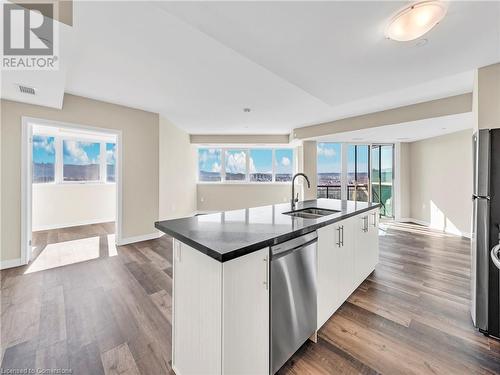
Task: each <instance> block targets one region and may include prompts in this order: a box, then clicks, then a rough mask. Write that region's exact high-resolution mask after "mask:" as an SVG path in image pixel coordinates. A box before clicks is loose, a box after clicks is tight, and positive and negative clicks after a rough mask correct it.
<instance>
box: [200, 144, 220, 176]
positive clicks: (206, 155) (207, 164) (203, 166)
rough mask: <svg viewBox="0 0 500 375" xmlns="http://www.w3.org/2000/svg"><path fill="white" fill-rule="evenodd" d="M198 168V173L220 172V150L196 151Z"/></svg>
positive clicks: (204, 149) (202, 149)
mask: <svg viewBox="0 0 500 375" xmlns="http://www.w3.org/2000/svg"><path fill="white" fill-rule="evenodd" d="M198 167H199V169H200V171H205V172H220V168H221V153H220V150H218V149H214V148H200V149H199V150H198Z"/></svg>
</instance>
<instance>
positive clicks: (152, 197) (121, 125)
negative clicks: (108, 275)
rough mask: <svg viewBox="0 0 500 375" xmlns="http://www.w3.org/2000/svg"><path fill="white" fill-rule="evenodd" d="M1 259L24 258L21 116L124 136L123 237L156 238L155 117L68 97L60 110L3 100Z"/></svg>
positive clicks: (156, 176) (156, 172)
mask: <svg viewBox="0 0 500 375" xmlns="http://www.w3.org/2000/svg"><path fill="white" fill-rule="evenodd" d="M1 109H2V113H1V134H2V139H1V143H2V144H1V154H2V155H1V162H2V169H1V184H2V191H1V194H2V196H1V205H2V212H1V215H2V221H1V224H2V228H1V231H2V243H1V256H0V259H1V260H10V259H17V258H19V257H20V256H21V254H20V249H21V152H20V146H21V117H22V116H28V117H35V118H42V119H47V120H56V121H61V122H68V123H76V124H82V125H87V126H93V127H101V128H107V129H117V130H121V131H122V149H123V159H122V160H123V170H122V172H123V180H122V181H123V197H122V198H123V223H122V237H123V238H125V239H126V238H132V237H136V236H145V235H151V234H153V233H156V230H155V228H154V221H155V220H157V219H158V208H159V203H158V189H159V179H158V171H159V153H158V137H159V116H158V114H155V113H150V112H145V111H141V110H136V109H132V108H128V107H123V106H119V105H114V104H110V103H105V102H101V101H97V100H92V99H87V98H83V97H79V96H74V95H69V94H66V95H65V96H64V104H63V108H62V110H58V109H53V108H47V107H40V106H35V105H30V104H23V103H19V102H13V101H8V100H2V101H1Z"/></svg>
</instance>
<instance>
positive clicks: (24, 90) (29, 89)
mask: <svg viewBox="0 0 500 375" xmlns="http://www.w3.org/2000/svg"><path fill="white" fill-rule="evenodd" d="M19 91H21V92H22V93H23V94H30V95H35V89H34V88H33V87H28V86H23V85H19Z"/></svg>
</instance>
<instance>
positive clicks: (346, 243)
mask: <svg viewBox="0 0 500 375" xmlns="http://www.w3.org/2000/svg"><path fill="white" fill-rule="evenodd" d="M377 263H378V210H372V211H368V212H366V213H363V214H360V215H357V216H354V217H351V218H348V219H345V220H342V221H339V222H337V223H334V224H332V225H328V226H326V227H323V228H320V229H318V329H319V328H320V327H321V326H322V325H323V324H324V323H325V322H326V321H327V320H328V319H329V318H330V317H331V316H332V315H333V313H334V312H335V311H337V309H338V308H339V307H340V306H341V305H342V304H343V303H344V301H345V300H347V298H349V296H350V295H351V294H352V292H354V290H356V288H357V287H358V286H359V284H361V283H362V282H363V280H364V279H365V278H366V277H367V276H368V275H369V274H370V273H371V272H372V271H373V269H374V268H375V265H376V264H377Z"/></svg>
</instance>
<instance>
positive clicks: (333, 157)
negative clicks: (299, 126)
mask: <svg viewBox="0 0 500 375" xmlns="http://www.w3.org/2000/svg"><path fill="white" fill-rule="evenodd" d="M317 153H318V159H317V169H318V198H329V199H341V185H342V183H341V178H342V151H341V144H340V143H318V149H317Z"/></svg>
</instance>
